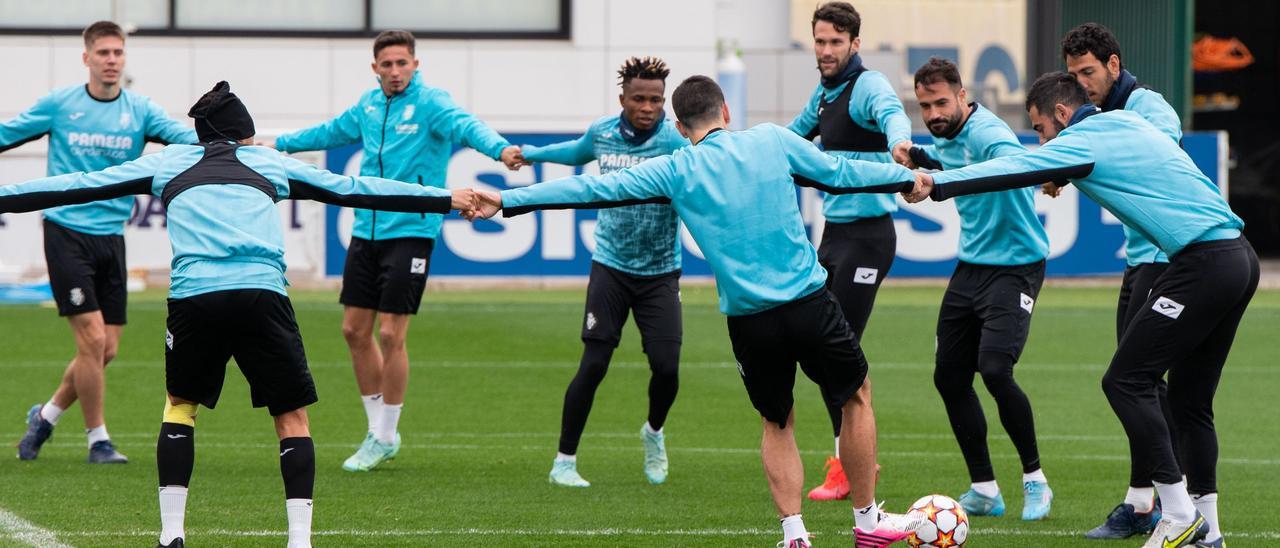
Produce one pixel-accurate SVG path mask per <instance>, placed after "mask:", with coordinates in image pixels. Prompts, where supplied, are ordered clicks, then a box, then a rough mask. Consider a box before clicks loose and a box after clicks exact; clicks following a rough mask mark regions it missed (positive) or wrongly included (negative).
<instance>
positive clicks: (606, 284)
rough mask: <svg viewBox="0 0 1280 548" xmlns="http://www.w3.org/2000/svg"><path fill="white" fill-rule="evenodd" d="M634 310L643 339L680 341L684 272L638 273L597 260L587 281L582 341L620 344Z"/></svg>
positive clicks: (682, 330) (645, 341)
mask: <svg viewBox="0 0 1280 548" xmlns="http://www.w3.org/2000/svg"><path fill="white" fill-rule="evenodd" d="M629 312H634V313H635V316H636V327H638V328H639V329H640V338H641V340H642V341H644V343H645V344H648V343H649V342H658V341H669V342H677V343H678V342H680V337H681V334H682V333H683V332H684V329H683V327H682V325H681V323H680V322H681V319H680V271H678V270H677V271H675V272H671V273H668V274H661V275H658V276H634V275H631V274H627V273H626V272H622V271H621V270H618V269H616V268H610V267H607V266H605V265H602V264H600V263H597V262H595V261H592V262H591V277H590V278H589V281H588V282H587V305H586V311H585V312H584V313H583V319H582V340H583V341H587V340H594V341H601V342H605V343H608V344H610V345H612V346H615V347H616V346H618V341H619V340H621V338H622V326H624V325H626V323H627V314H628V313H629Z"/></svg>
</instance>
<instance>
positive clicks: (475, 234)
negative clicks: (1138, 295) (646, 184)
mask: <svg viewBox="0 0 1280 548" xmlns="http://www.w3.org/2000/svg"><path fill="white" fill-rule="evenodd" d="M506 137H507V138H508V139H509V140H511V142H512V143H515V144H529V145H546V144H550V143H556V142H560V141H565V140H569V139H576V138H577V137H578V136H577V135H574V134H508V135H506ZM1019 137H1020V138H1021V139H1022V141H1023V143H1024V144H1027V145H1029V146H1034V145H1035V144H1036V143H1037V140H1036V138H1035V136H1034V135H1021V136H1019ZM917 141H920V142H928V139H927V137H926V136H923V135H920V136H917ZM1182 144H1183V148H1185V149H1186V150H1187V152H1188V154H1190V155H1191V158H1192V159H1193V160H1194V161H1195V163H1196V165H1197V166H1199V167H1200V169H1201V170H1202V171H1204V173H1205V174H1206V175H1208V177H1209V179H1211V180H1212V181H1214V183H1216V184H1218V185H1219V186H1220V187H1225V184H1224V181H1223V180H1222V178H1223V177H1224V174H1225V172H1226V170H1225V165H1224V159H1223V156H1224V155H1223V151H1225V150H1226V135H1225V134H1224V133H1220V132H1209V133H1190V134H1188V135H1187V136H1186V137H1185V138H1184V139H1183V142H1182ZM359 155H360V151H359V148H358V147H356V146H350V147H344V148H340V149H334V150H331V151H329V152H328V155H327V157H326V159H325V165H326V167H327V168H328V169H329V170H331V171H335V172H339V173H348V174H356V173H358V172H359V165H360V157H359ZM594 170H595V165H594V164H590V165H588V166H586V167H585V171H588V172H591V171H594ZM583 172H584V168H583V167H576V168H575V167H570V166H560V165H554V164H537V165H534V166H531V167H526V168H524V169H522V170H520V171H518V172H512V171H507V170H506V168H505V167H503V166H502V164H500V163H498V162H495V161H493V160H491V159H489V158H487V157H485V156H483V155H481V154H479V153H477V152H475V151H473V150H471V149H460V150H459V151H457V152H455V154H454V155H453V158H452V159H451V160H450V162H449V186H450V187H457V188H465V187H478V188H489V189H495V190H501V189H506V188H514V187H520V186H527V185H531V184H535V183H538V182H542V181H548V180H552V179H556V178H559V177H564V176H568V175H574V174H579V173H583ZM1224 192H1225V188H1224ZM797 196H798V200H799V207H800V210H801V212H802V214H803V216H804V219H805V222H806V224H808V225H809V227H810V232H811V234H812V235H813V237H814V241H815V242H816V241H818V238H819V237H820V235H821V232H820V231H821V229H822V216H821V209H822V197H821V195H820V194H819V193H818V192H816V191H813V190H812V189H798V191H797ZM902 206H903V207H902V209H901V210H900V211H899V212H898V213H896V214H894V221H895V224H896V225H897V230H898V256H897V259H896V260H895V262H894V264H893V271H892V273H891V274H892V275H894V276H949V275H950V274H951V271H952V270H953V268H954V267H955V263H956V245H957V242H958V240H959V235H960V217H959V215H958V214H957V213H956V209H955V205H954V202H951V201H947V202H943V203H934V202H924V203H920V204H913V205H907V204H906V203H903V204H902ZM1036 210H1037V212H1038V213H1039V214H1040V219H1041V220H1042V221H1043V222H1044V224H1045V230H1046V231H1047V232H1048V233H1049V240H1050V257H1049V263H1048V273H1049V274H1050V275H1060V276H1063V275H1065V276H1081V275H1099V274H1117V273H1120V272H1122V271H1123V270H1124V266H1125V262H1124V253H1123V248H1124V235H1123V233H1122V231H1121V228H1120V223H1119V221H1118V220H1116V218H1115V217H1113V216H1111V215H1110V214H1109V213H1107V212H1106V211H1105V210H1103V209H1102V208H1100V207H1099V206H1098V205H1097V204H1095V203H1094V202H1093V201H1091V200H1089V199H1088V198H1086V197H1084V196H1083V195H1081V194H1080V193H1079V192H1077V191H1076V190H1075V188H1074V187H1072V186H1068V187H1066V188H1065V189H1064V192H1063V193H1062V195H1061V196H1059V197H1058V198H1056V199H1055V198H1049V197H1047V196H1043V195H1040V196H1038V197H1037V198H1036ZM595 218H596V212H595V211H593V210H557V211H540V212H536V213H533V214H529V215H522V216H518V217H513V218H510V219H503V218H501V216H499V217H496V218H494V219H493V220H491V221H482V222H478V223H475V224H472V223H469V222H467V221H465V220H463V219H462V218H460V217H458V216H457V215H456V214H455V215H449V216H448V217H446V218H445V221H444V226H443V228H442V231H441V236H440V241H439V242H437V245H436V248H435V251H434V254H433V255H432V257H431V274H432V275H433V276H489V277H492V276H520V277H530V276H534V277H536V276H586V275H587V274H588V273H589V272H590V264H591V263H590V262H591V250H592V249H593V248H594V238H593V231H594V229H595ZM352 219H353V216H352V212H351V211H350V210H347V209H343V208H337V207H332V206H327V207H326V211H325V244H324V250H325V257H324V273H325V275H327V276H341V275H342V265H343V261H344V260H345V258H346V247H347V243H348V242H349V241H350V238H351V223H352ZM683 240H684V241H683V243H684V244H685V252H684V274H685V275H686V276H710V275H711V271H710V269H709V268H708V266H707V263H706V261H705V260H703V258H702V255H701V253H700V251H699V250H698V248H697V245H696V244H695V243H694V242H693V239H692V238H691V237H690V236H689V234H688V232H685V233H684V234H683Z"/></svg>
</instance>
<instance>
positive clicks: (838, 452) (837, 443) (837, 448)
mask: <svg viewBox="0 0 1280 548" xmlns="http://www.w3.org/2000/svg"><path fill="white" fill-rule="evenodd" d="M839 459H840V436H836V460H839Z"/></svg>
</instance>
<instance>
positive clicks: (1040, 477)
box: [1022, 468, 1049, 483]
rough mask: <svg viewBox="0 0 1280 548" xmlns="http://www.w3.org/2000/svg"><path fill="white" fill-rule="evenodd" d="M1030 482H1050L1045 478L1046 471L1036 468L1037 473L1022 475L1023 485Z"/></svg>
mask: <svg viewBox="0 0 1280 548" xmlns="http://www.w3.org/2000/svg"><path fill="white" fill-rule="evenodd" d="M1028 481H1038V482H1040V483H1049V480H1047V479H1045V477H1044V470H1043V469H1041V468H1036V471H1035V472H1032V473H1030V474H1025V473H1024V474H1022V483H1026V482H1028Z"/></svg>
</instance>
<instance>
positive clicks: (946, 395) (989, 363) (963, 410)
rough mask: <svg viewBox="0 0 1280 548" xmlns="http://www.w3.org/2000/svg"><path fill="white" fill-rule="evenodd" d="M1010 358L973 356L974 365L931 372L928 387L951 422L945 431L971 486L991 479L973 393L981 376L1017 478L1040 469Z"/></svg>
mask: <svg viewBox="0 0 1280 548" xmlns="http://www.w3.org/2000/svg"><path fill="white" fill-rule="evenodd" d="M1013 364H1014V361H1013V356H1011V355H1009V354H1007V353H1004V352H979V353H978V357H977V361H976V362H965V361H950V362H944V361H939V362H938V364H937V366H936V367H935V368H934V370H933V384H934V386H936V387H937V388H938V393H939V394H941V395H942V402H943V404H944V405H945V406H946V408H947V416H948V417H949V418H950V419H951V430H952V431H953V432H955V435H956V441H957V442H959V443H960V452H961V453H963V454H964V461H965V464H966V465H968V467H969V478H970V480H971V481H973V482H975V483H977V482H982V481H992V480H995V479H996V476H995V471H994V470H993V469H992V467H991V454H990V453H989V452H988V450H987V418H986V416H985V415H984V414H983V412H982V403H981V402H979V401H978V393H977V392H976V391H974V389H973V376H974V374H975V373H980V374H981V375H982V382H983V384H985V385H987V391H988V392H990V393H991V396H992V397H993V398H995V400H996V407H997V409H998V410H999V412H1000V424H1002V425H1004V429H1005V431H1006V432H1008V433H1009V438H1010V439H1011V440H1013V445H1014V447H1015V448H1017V450H1018V456H1019V457H1020V458H1021V459H1022V471H1023V473H1029V472H1034V471H1036V470H1038V469H1039V468H1040V452H1039V449H1038V448H1037V447H1036V425H1035V417H1034V416H1033V415H1032V412H1031V402H1030V400H1028V399H1027V395H1026V394H1025V393H1023V391H1022V388H1021V387H1019V386H1018V383H1017V382H1015V381H1014V380H1013Z"/></svg>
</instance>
